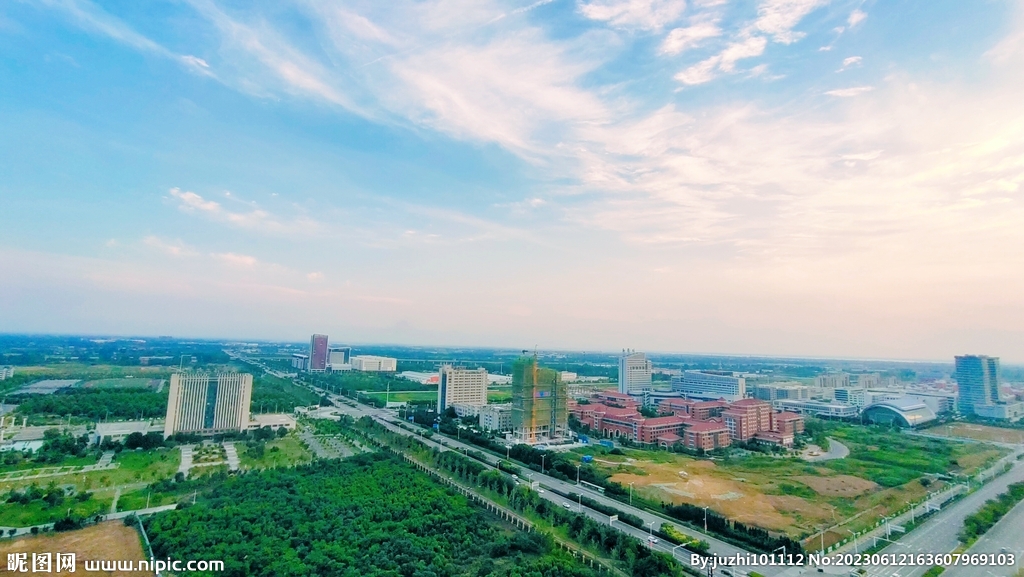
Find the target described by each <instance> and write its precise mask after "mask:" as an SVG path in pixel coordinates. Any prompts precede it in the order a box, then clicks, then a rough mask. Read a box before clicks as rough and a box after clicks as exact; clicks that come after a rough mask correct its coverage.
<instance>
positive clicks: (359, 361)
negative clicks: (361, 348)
mask: <svg viewBox="0 0 1024 577" xmlns="http://www.w3.org/2000/svg"><path fill="white" fill-rule="evenodd" d="M350 360H351V362H352V368H353V369H354V370H356V371H367V372H382V373H393V372H395V371H397V370H398V359H393V358H391V357H377V356H373V355H355V356H354V357H352V358H351V359H350Z"/></svg>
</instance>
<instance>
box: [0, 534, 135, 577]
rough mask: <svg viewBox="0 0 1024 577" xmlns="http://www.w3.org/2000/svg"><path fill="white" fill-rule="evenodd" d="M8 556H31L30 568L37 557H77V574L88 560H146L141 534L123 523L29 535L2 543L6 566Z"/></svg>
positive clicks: (113, 573) (125, 573)
mask: <svg viewBox="0 0 1024 577" xmlns="http://www.w3.org/2000/svg"><path fill="white" fill-rule="evenodd" d="M8 553H28V562H29V564H30V565H31V563H32V554H33V553H74V554H75V572H76V573H78V572H82V571H85V561H86V560H101V561H114V560H119V561H120V560H131V561H142V560H146V557H145V555H144V554H143V552H142V542H141V541H140V538H139V534H138V532H137V531H136V530H135V529H134V528H132V527H125V525H124V523H123V522H121V521H107V522H105V523H100V524H99V525H93V526H91V527H86V528H85V529H80V530H78V531H68V532H67V533H46V534H42V535H29V536H25V537H18V538H17V539H14V540H13V541H3V542H0V560H3V561H2V562H3V563H6V560H7V554H8ZM4 566H5V567H6V565H4ZM30 569H31V567H30ZM91 574H92V575H108V576H122V575H123V576H125V577H130V576H133V575H152V574H153V573H147V572H145V571H142V572H140V571H132V572H128V571H95V572H92V573H91Z"/></svg>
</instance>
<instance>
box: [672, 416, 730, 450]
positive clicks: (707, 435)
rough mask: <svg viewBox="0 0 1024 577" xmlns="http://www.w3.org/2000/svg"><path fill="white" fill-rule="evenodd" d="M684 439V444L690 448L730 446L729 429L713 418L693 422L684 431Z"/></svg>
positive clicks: (704, 448) (705, 448) (712, 448)
mask: <svg viewBox="0 0 1024 577" xmlns="http://www.w3.org/2000/svg"><path fill="white" fill-rule="evenodd" d="M683 440H684V442H683V445H684V446H686V447H687V448H688V449H703V450H705V451H712V450H714V449H719V448H721V447H728V446H729V443H730V439H729V429H728V428H727V427H726V426H725V425H724V424H722V423H721V422H719V421H713V420H712V421H700V422H696V423H691V424H690V425H689V426H687V427H686V430H685V431H684V432H683Z"/></svg>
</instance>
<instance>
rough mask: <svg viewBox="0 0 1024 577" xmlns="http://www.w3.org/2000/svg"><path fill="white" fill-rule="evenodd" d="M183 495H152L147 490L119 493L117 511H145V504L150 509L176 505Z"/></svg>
mask: <svg viewBox="0 0 1024 577" xmlns="http://www.w3.org/2000/svg"><path fill="white" fill-rule="evenodd" d="M190 494H191V493H190ZM183 495H184V493H182V495H175V494H171V493H153V492H152V491H150V490H149V489H136V490H134V491H129V492H127V493H121V497H120V498H119V499H118V500H117V510H118V511H135V510H138V509H145V508H146V503H147V502H148V503H149V506H150V507H159V506H161V505H173V504H175V503H177V502H178V500H179V499H180V498H182V496H183ZM108 506H109V502H108Z"/></svg>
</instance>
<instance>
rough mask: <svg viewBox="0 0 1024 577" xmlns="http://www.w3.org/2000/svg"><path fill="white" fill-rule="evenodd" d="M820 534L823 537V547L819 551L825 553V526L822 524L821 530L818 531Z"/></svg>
mask: <svg viewBox="0 0 1024 577" xmlns="http://www.w3.org/2000/svg"><path fill="white" fill-rule="evenodd" d="M818 535H819V536H820V537H821V548H820V549H818V553H821V554H824V553H825V526H824V525H822V526H821V530H820V531H818Z"/></svg>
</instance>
